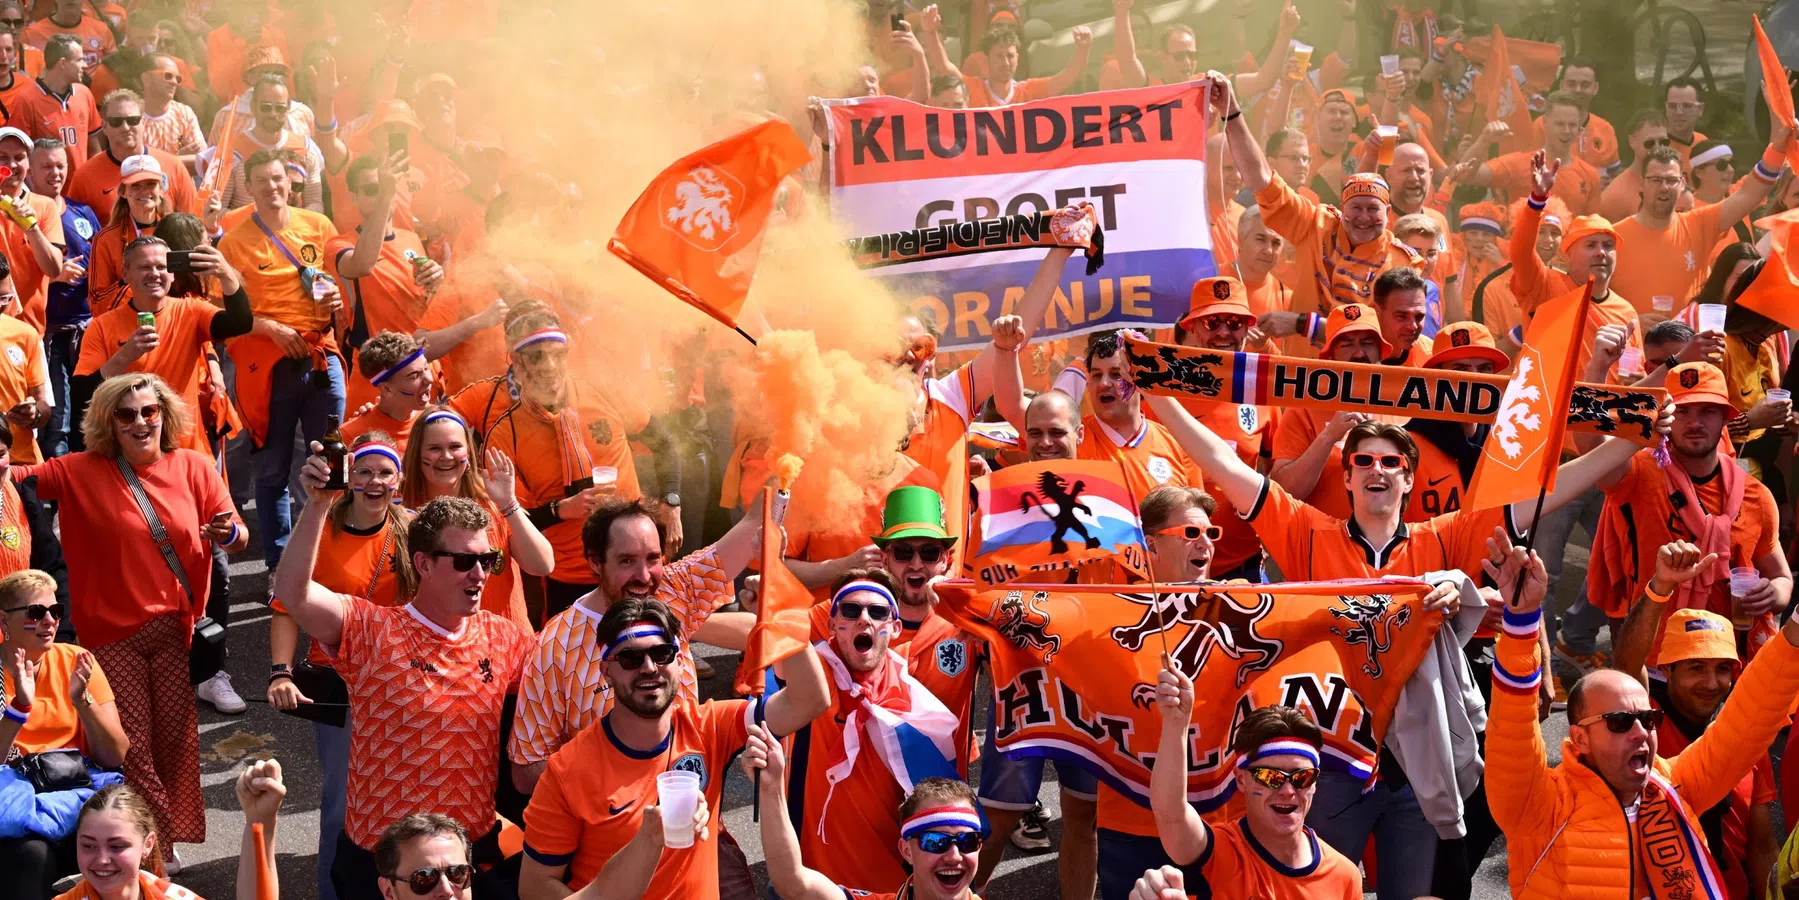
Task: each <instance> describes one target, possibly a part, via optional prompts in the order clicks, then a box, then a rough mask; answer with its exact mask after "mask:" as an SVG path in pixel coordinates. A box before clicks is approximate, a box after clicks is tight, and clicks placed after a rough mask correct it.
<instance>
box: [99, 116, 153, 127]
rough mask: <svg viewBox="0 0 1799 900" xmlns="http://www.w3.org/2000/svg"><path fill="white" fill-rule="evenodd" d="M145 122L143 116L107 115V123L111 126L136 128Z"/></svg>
mask: <svg viewBox="0 0 1799 900" xmlns="http://www.w3.org/2000/svg"><path fill="white" fill-rule="evenodd" d="M143 122H144V117H143V116H107V117H106V124H107V126H108V127H110V128H126V127H130V128H136V127H137V126H139V125H142V124H143Z"/></svg>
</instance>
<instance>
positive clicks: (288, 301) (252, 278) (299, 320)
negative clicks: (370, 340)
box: [218, 207, 337, 335]
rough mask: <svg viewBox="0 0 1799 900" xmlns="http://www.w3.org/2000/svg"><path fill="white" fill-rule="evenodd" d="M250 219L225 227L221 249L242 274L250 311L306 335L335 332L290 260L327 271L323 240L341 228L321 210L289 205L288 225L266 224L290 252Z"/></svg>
mask: <svg viewBox="0 0 1799 900" xmlns="http://www.w3.org/2000/svg"><path fill="white" fill-rule="evenodd" d="M256 222H257V220H256V219H255V217H254V216H252V218H251V220H250V221H247V222H244V223H243V224H240V225H238V226H237V227H236V228H233V229H231V230H230V231H227V232H225V236H224V237H222V238H220V239H219V242H218V247H219V252H220V253H222V254H224V255H225V259H227V260H228V261H230V263H231V265H232V267H233V268H235V269H237V271H238V273H239V274H241V275H242V276H243V279H244V291H245V292H247V293H248V294H249V295H250V306H251V311H252V312H254V313H255V314H256V315H257V317H259V318H265V319H274V320H275V321H277V322H280V323H281V324H283V325H286V326H287V327H289V328H292V329H294V330H295V331H298V332H300V333H302V334H305V333H306V332H315V331H322V332H324V333H326V334H327V335H329V334H330V331H331V312H330V309H329V308H328V307H327V306H325V305H324V304H321V303H318V302H316V301H314V300H313V299H312V295H311V294H308V293H306V291H305V289H304V288H303V287H302V286H301V284H300V268H299V266H296V265H294V263H293V262H292V261H290V260H289V259H288V254H289V253H291V254H293V257H294V259H296V260H298V261H299V262H300V264H301V265H306V266H311V267H312V268H314V269H317V270H319V271H320V272H324V271H325V245H326V244H329V243H330V242H331V239H332V238H334V237H336V236H337V229H336V228H335V227H333V226H332V224H331V220H330V219H328V218H325V215H324V214H323V213H315V212H313V211H312V210H309V209H300V208H298V207H288V209H287V227H285V228H277V227H276V226H275V223H273V222H269V223H266V224H267V225H268V227H269V230H270V231H273V232H274V233H275V236H276V237H277V238H279V239H280V240H281V242H282V243H283V244H285V245H286V247H287V253H283V252H282V251H281V249H280V248H279V247H277V246H275V242H274V241H271V240H269V237H268V235H265V234H263V233H262V229H261V228H258V227H257V225H256Z"/></svg>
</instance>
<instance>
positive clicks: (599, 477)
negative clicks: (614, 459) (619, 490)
mask: <svg viewBox="0 0 1799 900" xmlns="http://www.w3.org/2000/svg"><path fill="white" fill-rule="evenodd" d="M617 483H618V467H617V466H594V467H593V486H594V487H608V486H611V485H614V484H617Z"/></svg>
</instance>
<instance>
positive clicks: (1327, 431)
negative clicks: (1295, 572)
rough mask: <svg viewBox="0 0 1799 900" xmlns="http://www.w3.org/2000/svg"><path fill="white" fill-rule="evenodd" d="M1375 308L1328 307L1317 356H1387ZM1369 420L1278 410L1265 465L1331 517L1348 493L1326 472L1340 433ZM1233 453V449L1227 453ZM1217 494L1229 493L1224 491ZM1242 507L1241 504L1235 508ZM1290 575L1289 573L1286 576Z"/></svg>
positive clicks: (1345, 506)
mask: <svg viewBox="0 0 1799 900" xmlns="http://www.w3.org/2000/svg"><path fill="white" fill-rule="evenodd" d="M1379 321H1380V313H1379V312H1377V311H1376V310H1375V308H1374V307H1372V306H1363V305H1361V304H1353V305H1349V306H1339V307H1337V308H1336V309H1333V310H1331V314H1330V318H1329V319H1328V320H1327V321H1326V322H1325V330H1324V352H1323V353H1322V354H1321V357H1322V358H1323V359H1330V360H1335V361H1337V362H1353V363H1363V364H1365V365H1376V364H1378V363H1379V362H1380V361H1381V360H1382V359H1385V358H1386V357H1388V356H1391V355H1392V353H1393V345H1392V343H1391V342H1389V341H1388V340H1387V338H1386V336H1385V335H1383V334H1382V333H1381V326H1380V324H1379ZM1369 421H1373V417H1372V416H1370V415H1369V414H1367V413H1359V412H1334V413H1333V412H1328V411H1325V410H1317V409H1304V408H1300V407H1293V408H1289V409H1287V410H1286V411H1284V412H1282V413H1281V416H1280V424H1279V425H1278V426H1277V427H1276V428H1275V431H1274V451H1273V459H1274V463H1273V465H1272V466H1271V467H1270V468H1269V470H1268V477H1269V478H1272V479H1273V480H1274V481H1275V482H1276V483H1278V484H1279V485H1280V486H1281V487H1282V488H1283V489H1285V490H1286V491H1287V492H1288V493H1290V494H1292V495H1293V496H1295V497H1303V498H1304V499H1305V501H1306V502H1307V503H1309V504H1311V505H1312V506H1315V507H1317V508H1318V509H1320V510H1322V511H1324V512H1325V513H1327V514H1329V515H1332V516H1335V517H1337V518H1347V517H1348V516H1349V509H1350V505H1349V496H1348V494H1347V493H1345V491H1344V489H1343V486H1342V485H1341V484H1340V483H1338V482H1337V480H1336V479H1333V478H1331V477H1329V475H1328V474H1327V473H1329V472H1333V471H1336V470H1337V469H1338V468H1339V467H1340V466H1341V463H1342V456H1343V449H1342V445H1343V438H1344V436H1345V435H1347V434H1349V429H1351V428H1354V427H1355V426H1356V425H1358V424H1361V423H1363V422H1369ZM1232 455H1233V456H1235V454H1234V453H1233V454H1232ZM1221 496H1224V497H1226V498H1227V499H1228V498H1229V496H1230V495H1229V494H1228V493H1225V494H1222V495H1221ZM1238 509H1242V507H1238ZM1291 577H1292V576H1291V575H1289V576H1288V578H1291Z"/></svg>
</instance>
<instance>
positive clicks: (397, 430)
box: [338, 406, 505, 550]
mask: <svg viewBox="0 0 1799 900" xmlns="http://www.w3.org/2000/svg"><path fill="white" fill-rule="evenodd" d="M416 418H418V412H417V411H414V412H413V413H412V414H410V415H408V416H407V417H406V418H405V419H403V420H402V419H396V418H394V417H393V416H390V415H388V414H387V413H384V412H382V411H381V407H379V406H376V407H374V408H373V409H370V410H369V411H368V412H365V413H363V414H362V415H360V416H357V417H356V418H354V419H351V420H350V421H348V422H345V423H344V424H343V427H342V428H340V429H339V430H338V433H339V434H342V435H343V436H344V446H346V447H350V446H354V445H355V444H356V439H357V438H359V437H362V436H363V435H365V434H368V433H369V432H371V431H385V432H387V436H388V437H390V438H393V444H394V449H396V450H399V451H400V457H401V458H402V459H404V458H405V457H406V441H407V439H408V438H410V437H411V436H412V421H413V420H414V419H416ZM494 549H496V550H503V549H505V548H504V547H502V546H500V545H498V544H496V545H494Z"/></svg>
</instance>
